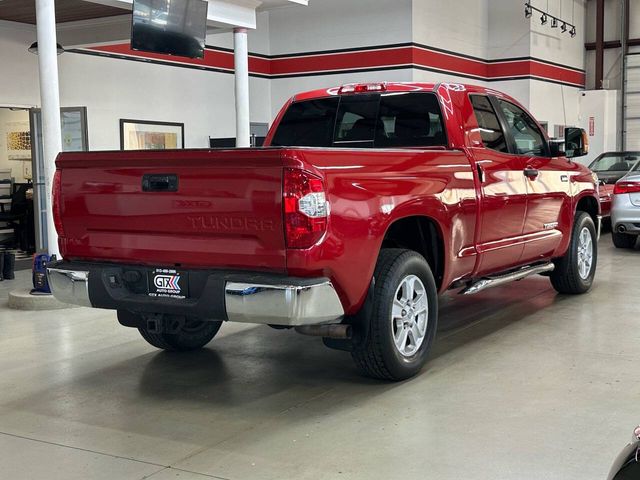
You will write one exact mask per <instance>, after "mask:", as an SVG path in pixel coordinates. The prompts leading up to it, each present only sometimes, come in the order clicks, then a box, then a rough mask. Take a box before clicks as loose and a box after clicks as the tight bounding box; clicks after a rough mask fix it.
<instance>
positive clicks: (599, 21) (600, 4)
mask: <svg viewBox="0 0 640 480" xmlns="http://www.w3.org/2000/svg"><path fill="white" fill-rule="evenodd" d="M603 79H604V0H597V2H596V78H595V80H596V84H595V89H596V90H601V89H602V87H603V85H602V80H603Z"/></svg>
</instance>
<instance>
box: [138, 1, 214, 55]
mask: <svg viewBox="0 0 640 480" xmlns="http://www.w3.org/2000/svg"><path fill="white" fill-rule="evenodd" d="M206 32H207V2H206V0H134V1H133V21H132V25H131V48H132V49H133V50H142V51H145V52H154V53H165V54H169V55H179V56H181V57H190V58H202V57H203V56H204V41H205V35H206Z"/></svg>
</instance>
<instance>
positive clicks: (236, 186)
mask: <svg viewBox="0 0 640 480" xmlns="http://www.w3.org/2000/svg"><path fill="white" fill-rule="evenodd" d="M566 133H567V139H566V150H567V152H566V153H565V152H563V151H560V146H561V145H559V144H557V143H550V142H549V141H548V139H547V137H546V135H545V133H544V132H543V130H542V129H541V128H540V126H539V124H538V123H537V122H536V121H535V120H534V119H533V117H532V116H531V115H530V114H528V113H527V112H526V111H525V109H524V108H523V107H522V106H520V105H519V104H518V102H516V101H515V100H514V99H512V98H510V97H508V96H507V95H504V94H502V93H500V92H497V91H495V90H490V89H487V88H481V87H476V86H469V85H461V84H452V83H440V84H436V85H433V84H419V83H411V84H406V83H386V84H357V85H345V86H342V87H339V88H332V89H325V90H318V91H313V92H309V93H303V94H299V95H296V96H295V97H293V98H292V99H291V100H290V101H289V102H288V103H287V104H286V105H285V106H284V108H283V109H282V111H281V112H280V113H279V115H278V116H277V118H276V120H275V122H274V124H273V127H272V128H271V130H270V132H269V134H268V137H267V139H266V144H265V147H264V148H253V149H237V150H180V151H126V152H123V151H119V152H84V153H80V152H78V153H63V154H60V156H59V157H58V159H57V172H56V175H55V178H54V182H53V184H54V186H53V190H54V191H53V203H54V205H53V208H54V217H55V225H56V229H57V231H58V235H59V247H60V251H61V254H62V256H63V258H64V259H63V260H61V261H58V262H57V263H53V264H51V265H49V268H48V276H49V282H50V286H51V288H52V291H53V294H54V295H55V296H56V297H57V298H58V299H60V300H62V301H64V302H68V303H75V304H79V305H86V306H91V307H96V308H106V309H114V310H117V312H118V319H119V321H120V323H121V324H123V325H125V326H129V327H135V328H138V329H139V331H140V333H141V334H142V336H143V337H144V338H145V340H147V341H148V342H149V343H151V344H152V345H154V346H156V347H159V348H162V349H170V350H190V349H195V348H200V347H202V346H204V345H205V344H206V343H207V342H209V341H210V340H211V339H212V338H213V337H214V336H215V335H216V333H217V332H218V329H219V328H220V325H221V324H222V322H224V321H231V322H249V323H259V324H268V325H271V326H273V327H275V328H295V329H296V330H297V331H299V332H300V333H304V334H309V335H317V336H321V337H323V338H324V339H325V343H326V344H327V345H328V346H331V347H335V348H341V349H344V350H348V351H350V352H351V354H352V356H353V359H354V360H355V362H356V364H357V365H358V367H359V368H360V369H361V370H362V371H363V372H364V373H365V374H367V375H370V376H374V377H378V378H383V379H390V380H400V379H405V378H408V377H410V376H412V375H414V374H416V373H417V372H418V371H419V370H420V368H421V367H422V366H423V364H424V363H425V361H426V358H427V355H428V353H429V350H430V348H431V346H432V343H433V340H434V337H435V334H436V326H437V318H438V293H440V292H444V291H445V290H449V289H459V290H460V293H463V294H472V293H476V292H479V291H482V290H483V289H485V288H487V287H491V286H495V285H500V284H503V283H505V282H507V281H512V280H519V279H521V278H524V277H526V276H528V275H533V274H544V275H547V276H549V277H550V280H551V283H552V285H553V286H554V287H555V289H556V290H557V291H559V292H561V293H573V294H576V293H583V292H586V291H587V290H589V288H590V287H591V284H592V282H593V278H594V275H595V271H596V261H597V240H598V236H599V224H600V211H599V203H598V192H597V183H596V181H595V179H594V176H593V174H592V173H591V172H590V171H589V170H588V169H587V168H585V167H583V166H581V165H580V164H579V163H575V162H573V161H571V160H570V159H568V158H567V157H571V156H579V155H581V154H584V153H585V150H586V146H585V144H584V140H583V138H584V132H583V131H581V130H578V129H568V130H567V132H566Z"/></svg>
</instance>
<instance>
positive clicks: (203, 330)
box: [138, 317, 222, 352]
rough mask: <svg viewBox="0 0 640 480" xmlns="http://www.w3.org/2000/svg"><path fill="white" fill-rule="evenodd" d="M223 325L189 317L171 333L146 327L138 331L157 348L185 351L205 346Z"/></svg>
mask: <svg viewBox="0 0 640 480" xmlns="http://www.w3.org/2000/svg"><path fill="white" fill-rule="evenodd" d="M165 321H166V320H165ZM221 325H222V322H220V321H215V322H214V321H210V320H201V319H199V318H192V317H187V318H186V319H184V322H183V323H181V324H179V325H177V326H173V328H171V333H166V332H155V331H151V330H150V329H148V328H146V327H145V328H143V327H139V328H138V331H139V332H140V335H142V338H144V339H145V340H146V341H147V342H149V343H150V344H151V345H153V346H154V347H156V348H160V349H163V350H173V351H179V352H185V351H189V350H197V349H199V348H202V347H204V346H205V345H206V344H207V343H209V342H210V341H211V340H212V339H213V337H215V336H216V333H218V330H220V326H221Z"/></svg>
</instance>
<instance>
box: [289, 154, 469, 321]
mask: <svg viewBox="0 0 640 480" xmlns="http://www.w3.org/2000/svg"><path fill="white" fill-rule="evenodd" d="M283 163H284V164H285V165H289V166H297V167H300V168H304V169H306V170H309V171H311V172H314V173H316V174H318V175H321V176H322V177H323V178H324V179H325V185H326V189H327V192H328V200H329V202H330V206H331V213H330V219H329V225H328V229H327V233H326V236H325V237H324V239H323V240H322V241H321V242H320V243H319V244H318V245H316V246H315V247H312V248H311V249H308V250H288V251H287V271H288V273H289V275H293V276H327V277H329V278H331V279H332V280H333V281H334V284H335V286H336V288H337V289H338V293H339V295H340V297H341V300H342V302H343V305H344V307H345V311H346V313H347V314H353V313H356V312H357V311H358V310H359V308H360V306H361V305H362V303H363V301H364V298H365V296H366V293H367V289H368V287H369V285H370V283H371V279H372V276H373V271H374V268H375V264H376V260H377V257H378V253H379V251H380V248H381V245H382V242H383V239H384V236H385V233H386V232H387V230H388V228H389V226H390V225H391V224H392V223H393V222H394V221H397V220H399V219H402V218H405V217H410V216H425V217H428V218H430V219H432V220H433V221H435V222H436V224H437V226H438V228H439V230H440V234H441V235H442V238H443V239H444V249H445V252H444V262H445V266H446V267H445V272H444V275H443V277H444V278H443V281H442V288H443V289H444V288H446V287H447V286H448V285H449V284H450V283H451V282H452V281H453V280H454V279H456V278H459V277H461V276H464V275H466V274H468V273H470V272H472V271H473V268H474V265H475V249H474V248H473V245H474V236H475V224H476V215H477V200H476V190H475V183H474V175H473V171H472V168H471V165H470V163H469V160H468V158H467V156H466V155H465V153H464V152H462V151H450V150H449V151H448V150H444V149H442V150H414V149H404V150H389V149H385V150H370V149H366V150H349V149H314V148H305V149H295V150H285V151H283Z"/></svg>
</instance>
